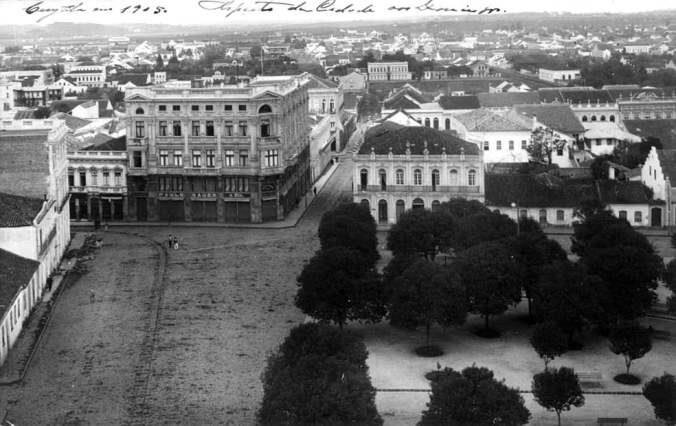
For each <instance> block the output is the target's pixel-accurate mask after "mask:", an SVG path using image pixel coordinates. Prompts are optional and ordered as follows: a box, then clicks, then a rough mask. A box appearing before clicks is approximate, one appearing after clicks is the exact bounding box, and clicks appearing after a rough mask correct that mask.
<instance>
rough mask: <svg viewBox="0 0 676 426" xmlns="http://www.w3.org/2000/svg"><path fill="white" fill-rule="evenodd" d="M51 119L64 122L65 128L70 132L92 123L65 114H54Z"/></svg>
mask: <svg viewBox="0 0 676 426" xmlns="http://www.w3.org/2000/svg"><path fill="white" fill-rule="evenodd" d="M52 118H56V119H58V120H63V121H65V122H66V126H67V127H68V128H69V129H70V130H77V129H80V128H82V127H84V126H86V125H88V124H91V123H92V122H91V121H89V120H85V119H84V118H79V117H73V116H72V115H70V114H66V113H65V112H60V113H58V114H55V115H54V116H53V117H52Z"/></svg>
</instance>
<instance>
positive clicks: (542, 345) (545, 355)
mask: <svg viewBox="0 0 676 426" xmlns="http://www.w3.org/2000/svg"><path fill="white" fill-rule="evenodd" d="M530 344H531V345H532V346H533V349H535V352H537V354H538V356H540V358H542V360H543V361H544V362H545V370H547V367H548V366H549V362H550V361H552V360H554V358H556V357H557V356H561V355H563V354H564V353H566V351H567V350H568V342H567V340H566V335H565V334H564V333H563V330H561V329H560V328H559V326H558V325H557V324H556V323H554V322H551V321H547V322H543V323H540V324H538V325H536V326H535V330H533V335H532V336H531V338H530Z"/></svg>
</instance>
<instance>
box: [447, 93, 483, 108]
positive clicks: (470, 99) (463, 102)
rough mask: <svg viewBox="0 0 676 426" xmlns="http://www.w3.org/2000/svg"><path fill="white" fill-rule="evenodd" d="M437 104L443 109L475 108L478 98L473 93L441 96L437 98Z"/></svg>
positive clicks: (477, 104) (477, 106) (477, 105)
mask: <svg viewBox="0 0 676 426" xmlns="http://www.w3.org/2000/svg"><path fill="white" fill-rule="evenodd" d="M439 106H441V108H443V109H477V108H479V99H478V98H477V97H476V96H474V95H467V96H442V97H440V98H439Z"/></svg>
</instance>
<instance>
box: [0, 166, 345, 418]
mask: <svg viewBox="0 0 676 426" xmlns="http://www.w3.org/2000/svg"><path fill="white" fill-rule="evenodd" d="M349 161H350V160H349V159H345V162H346V163H347V164H343V165H342V166H341V167H339V168H338V170H336V172H335V173H334V175H333V176H332V178H331V180H330V181H329V183H328V184H327V185H326V186H325V188H324V189H323V190H322V191H321V192H320V193H319V194H318V196H317V197H316V198H315V200H314V201H313V203H312V205H311V206H310V207H309V208H308V210H307V211H306V213H305V215H304V216H303V219H302V220H301V221H300V222H299V224H298V226H297V227H296V228H291V229H232V228H217V229H214V228H192V229H191V228H155V227H153V228H115V232H113V231H109V232H103V233H102V236H103V242H104V245H103V248H102V249H101V250H100V251H98V252H97V254H96V257H95V259H94V260H93V261H91V262H90V263H89V265H88V267H89V270H90V272H89V273H88V274H87V275H85V276H84V277H82V278H81V279H80V280H79V281H78V282H76V283H75V284H73V285H72V286H69V287H68V288H64V291H63V294H61V299H60V300H59V304H58V305H57V307H56V309H55V311H54V312H53V318H52V322H51V324H50V327H49V328H48V329H47V330H46V331H45V336H44V338H43V340H42V342H41V344H40V347H39V348H38V349H37V352H36V355H35V358H34V360H33V363H32V364H31V368H30V369H29V371H28V373H27V375H26V378H25V381H24V383H23V384H21V385H16V386H13V387H9V388H3V389H1V391H2V392H3V393H4V395H3V396H2V397H0V398H5V399H6V401H7V405H8V411H9V417H8V418H9V420H11V421H13V422H14V423H15V424H18V425H33V424H35V425H37V424H40V425H50V424H55V425H56V424H59V425H61V424H96V425H108V424H143V425H155V424H200V425H202V424H232V425H247V424H253V423H254V421H255V411H256V409H257V407H258V405H259V403H260V399H261V397H262V386H261V382H260V376H261V373H262V371H263V369H264V367H265V362H266V359H267V356H268V355H269V353H270V352H271V351H273V350H275V349H276V347H277V346H278V345H279V343H281V341H282V339H283V338H284V337H285V336H286V335H287V334H288V331H289V329H290V328H291V327H293V326H294V325H296V324H299V323H301V322H302V321H303V320H304V318H305V316H304V315H303V314H302V313H301V312H300V311H299V310H297V309H296V308H295V306H294V305H293V298H294V296H295V293H296V277H297V275H298V274H299V273H300V271H301V269H302V266H303V263H304V262H305V261H307V259H309V258H310V257H311V256H312V254H313V253H314V251H315V250H316V249H317V248H318V240H317V237H316V234H317V225H318V222H319V219H320V218H321V215H322V213H323V212H324V211H325V210H326V209H328V208H330V207H331V206H332V205H333V204H335V203H336V202H337V201H338V200H339V199H340V198H341V197H343V196H347V198H348V199H349V191H350V182H351V174H350V172H349V170H350V167H349ZM345 166H347V167H345ZM170 233H171V234H173V235H176V236H177V237H178V238H179V241H180V249H179V250H169V249H166V248H165V247H164V246H161V245H160V243H161V244H164V242H165V241H166V239H167V237H168V235H169V234H170ZM165 245H166V244H165ZM92 292H93V293H94V294H95V302H93V303H91V302H90V296H91V293H92Z"/></svg>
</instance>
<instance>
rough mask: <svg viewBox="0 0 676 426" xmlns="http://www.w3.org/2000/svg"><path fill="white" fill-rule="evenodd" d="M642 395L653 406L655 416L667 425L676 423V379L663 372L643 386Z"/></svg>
mask: <svg viewBox="0 0 676 426" xmlns="http://www.w3.org/2000/svg"><path fill="white" fill-rule="evenodd" d="M643 396H645V397H646V399H647V400H648V401H650V403H651V404H652V406H653V409H654V410H655V417H657V418H658V419H660V420H663V421H664V422H665V423H666V424H668V425H674V424H676V379H674V376H672V375H671V374H667V373H664V374H663V375H662V376H660V377H653V378H652V379H651V380H650V381H649V382H648V383H646V384H645V386H643Z"/></svg>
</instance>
